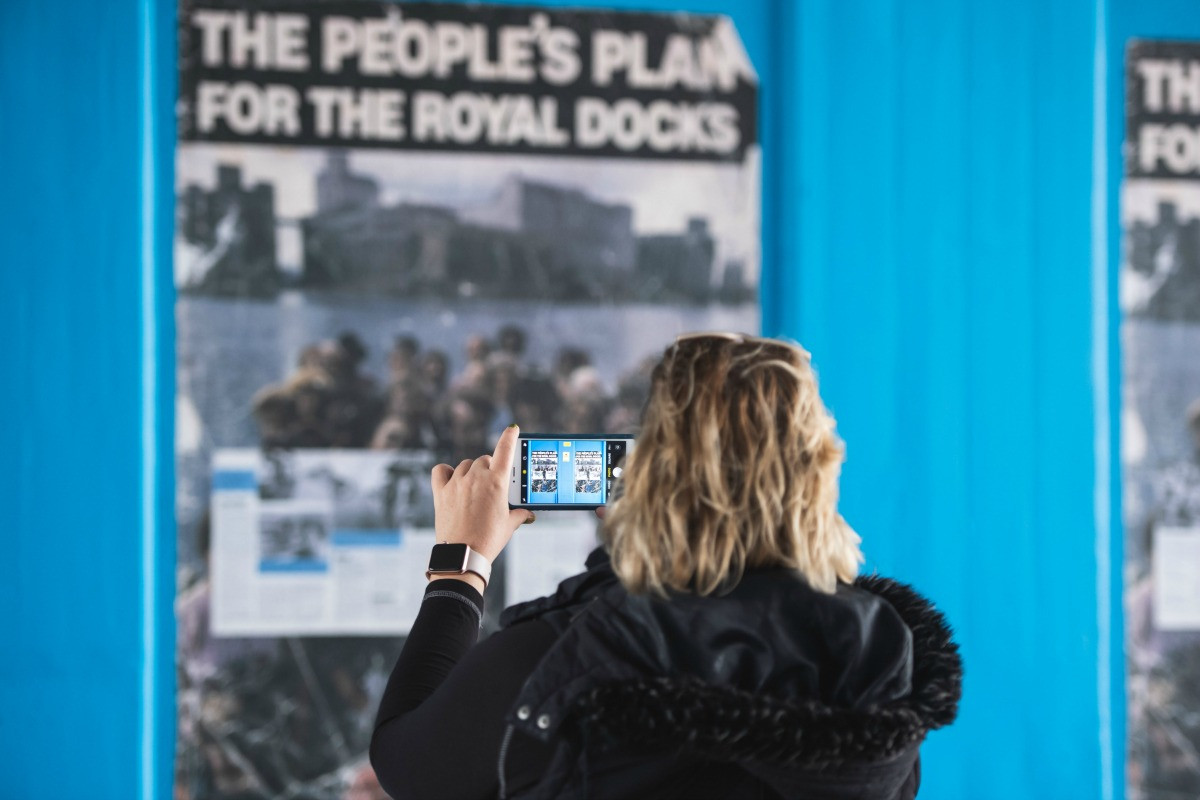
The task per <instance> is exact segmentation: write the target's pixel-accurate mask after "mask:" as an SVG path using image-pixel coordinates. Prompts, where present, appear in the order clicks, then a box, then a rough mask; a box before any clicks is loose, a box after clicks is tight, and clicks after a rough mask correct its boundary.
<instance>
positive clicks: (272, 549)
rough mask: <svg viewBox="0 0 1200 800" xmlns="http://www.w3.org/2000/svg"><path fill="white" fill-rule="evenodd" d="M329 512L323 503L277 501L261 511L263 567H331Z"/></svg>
mask: <svg viewBox="0 0 1200 800" xmlns="http://www.w3.org/2000/svg"><path fill="white" fill-rule="evenodd" d="M329 533H330V519H329V513H328V511H326V510H322V509H321V508H320V505H319V504H313V503H291V502H288V501H277V502H272V503H263V504H262V505H260V506H259V512H258V542H259V568H260V569H262V570H263V571H272V570H289V569H314V570H326V569H328V568H329V555H330V543H329Z"/></svg>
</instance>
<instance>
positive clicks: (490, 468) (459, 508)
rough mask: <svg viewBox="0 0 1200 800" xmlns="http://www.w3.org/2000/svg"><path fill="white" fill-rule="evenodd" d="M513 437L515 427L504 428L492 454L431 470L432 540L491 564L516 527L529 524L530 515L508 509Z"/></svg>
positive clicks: (529, 513) (531, 516)
mask: <svg viewBox="0 0 1200 800" xmlns="http://www.w3.org/2000/svg"><path fill="white" fill-rule="evenodd" d="M519 436H520V430H519V429H518V428H517V426H516V425H515V424H514V425H509V426H508V427H507V428H505V429H504V433H502V434H500V441H498V442H497V443H496V452H495V453H493V454H492V455H490V456H480V457H479V458H475V459H470V458H468V459H466V460H464V461H462V462H461V463H460V464H459V465H458V466H457V467H451V466H450V465H449V464H438V465H437V466H436V467H434V468H433V474H432V476H431V481H432V483H433V511H434V530H435V532H436V534H437V540H438V542H450V543H451V544H460V543H461V544H466V545H468V546H470V548H471V549H472V550H474V551H476V552H477V553H480V554H481V555H483V556H484V557H485V558H486V559H487V560H488V561H495V560H496V556H498V555H500V551H501V550H503V549H504V546H505V545H506V544H508V540H509V539H511V538H512V535H513V533H514V532H515V531H516V529H517V528H519V527H521V525H522V523H526V522H533V519H534V515H533V512H531V511H527V510H525V509H522V508H517V509H511V510H510V509H509V507H508V484H509V476H510V475H511V473H512V468H513V459H514V458H515V457H516V452H517V439H518V437H519Z"/></svg>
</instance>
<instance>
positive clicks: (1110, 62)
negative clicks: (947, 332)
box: [1102, 0, 1200, 797]
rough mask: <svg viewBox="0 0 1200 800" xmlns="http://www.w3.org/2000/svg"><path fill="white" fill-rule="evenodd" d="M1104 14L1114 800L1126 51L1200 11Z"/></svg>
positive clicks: (1119, 761)
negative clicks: (1119, 301)
mask: <svg viewBox="0 0 1200 800" xmlns="http://www.w3.org/2000/svg"><path fill="white" fill-rule="evenodd" d="M1104 8H1105V11H1106V18H1105V26H1104V29H1103V35H1104V42H1103V46H1104V51H1103V52H1104V61H1105V70H1104V78H1105V82H1106V86H1105V97H1104V101H1105V112H1106V119H1105V122H1106V138H1107V142H1106V148H1105V152H1106V154H1107V162H1106V164H1105V168H1106V172H1107V177H1108V180H1107V184H1106V185H1105V186H1104V187H1102V188H1103V190H1104V192H1105V204H1104V211H1105V213H1104V217H1105V222H1106V223H1107V227H1106V230H1105V234H1106V237H1107V239H1106V241H1107V251H1108V252H1107V255H1108V259H1107V268H1108V274H1107V282H1106V287H1105V288H1106V289H1107V298H1106V299H1107V303H1108V305H1107V309H1106V310H1107V315H1108V340H1107V342H1106V345H1107V353H1108V356H1109V371H1108V378H1109V385H1108V387H1107V388H1108V399H1109V408H1110V409H1111V416H1112V420H1111V423H1110V429H1109V438H1110V441H1112V442H1113V443H1114V445H1113V447H1112V450H1111V453H1110V456H1111V457H1110V460H1109V464H1108V465H1107V466H1108V475H1109V478H1110V480H1109V483H1108V486H1107V487H1106V488H1107V492H1108V494H1107V496H1108V499H1109V503H1108V513H1109V519H1110V527H1111V534H1110V536H1111V549H1110V553H1111V566H1110V575H1109V579H1110V585H1111V587H1112V606H1113V607H1112V609H1111V620H1112V624H1113V631H1112V652H1111V658H1110V662H1109V666H1110V669H1111V673H1112V682H1111V684H1112V685H1111V694H1112V697H1111V703H1112V707H1113V709H1114V713H1113V725H1112V739H1113V745H1114V759H1113V769H1112V780H1113V783H1114V784H1115V789H1116V792H1115V795H1116V796H1118V797H1123V796H1124V788H1125V779H1126V776H1125V750H1126V745H1125V738H1126V735H1127V730H1126V726H1125V715H1124V703H1125V675H1124V657H1125V653H1124V643H1125V637H1124V632H1123V631H1122V630H1121V628H1120V621H1121V600H1122V589H1123V583H1122V567H1123V566H1124V546H1123V542H1124V533H1123V532H1122V525H1121V520H1122V515H1121V473H1120V461H1119V455H1120V454H1119V453H1118V452H1117V448H1116V445H1115V443H1116V442H1118V441H1119V438H1118V435H1117V433H1118V431H1117V420H1118V417H1119V412H1120V407H1121V406H1120V385H1121V366H1120V362H1121V359H1120V349H1119V347H1118V337H1117V333H1118V328H1119V325H1120V321H1121V317H1120V311H1119V310H1118V308H1117V271H1118V267H1119V265H1120V253H1121V224H1120V213H1119V212H1120V191H1121V180H1122V176H1123V174H1124V163H1123V160H1122V157H1121V144H1122V142H1124V140H1125V48H1126V46H1127V45H1128V43H1129V41H1130V40H1131V39H1190V40H1196V39H1200V6H1197V5H1196V3H1194V2H1190V0H1136V2H1135V0H1105V3H1104Z"/></svg>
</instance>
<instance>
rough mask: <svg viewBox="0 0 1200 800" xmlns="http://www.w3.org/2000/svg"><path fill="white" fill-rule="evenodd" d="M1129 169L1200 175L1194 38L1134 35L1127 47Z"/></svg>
mask: <svg viewBox="0 0 1200 800" xmlns="http://www.w3.org/2000/svg"><path fill="white" fill-rule="evenodd" d="M1126 63H1127V72H1126V77H1125V80H1126V99H1125V107H1126V131H1125V147H1126V151H1125V156H1126V157H1125V173H1126V174H1127V175H1129V176H1130V177H1139V178H1188V179H1192V180H1195V178H1196V177H1197V176H1200V59H1198V58H1197V57H1196V45H1195V43H1194V42H1193V43H1188V42H1166V41H1145V40H1142V41H1134V42H1132V43H1130V45H1129V49H1128V52H1127V60H1126Z"/></svg>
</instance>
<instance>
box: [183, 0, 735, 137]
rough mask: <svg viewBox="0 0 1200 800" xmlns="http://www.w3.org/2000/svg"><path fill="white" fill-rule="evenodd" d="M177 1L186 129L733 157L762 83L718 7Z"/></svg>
mask: <svg viewBox="0 0 1200 800" xmlns="http://www.w3.org/2000/svg"><path fill="white" fill-rule="evenodd" d="M181 11H182V13H181V15H180V101H181V102H180V119H179V135H180V139H181V140H184V141H209V142H236V143H260V144H277V145H299V146H323V147H331V146H332V147H339V146H345V147H381V148H390V149H402V150H403V149H410V150H441V151H455V150H456V151H487V152H489V153H496V152H512V153H542V154H547V155H553V154H558V155H573V156H605V157H612V156H619V157H625V158H629V157H642V158H659V159H686V160H699V161H741V160H742V159H743V158H744V156H745V152H746V149H747V147H749V146H751V145H754V144H756V143H757V136H758V130H757V104H756V95H757V83H758V79H757V76H756V74H755V72H754V69H753V67H752V65H751V64H750V61H749V58H748V57H747V55H746V52H745V49H744V48H743V46H742V43H741V40H740V39H739V38H738V35H737V32H736V30H735V29H734V27H733V25H732V23H731V22H730V21H729V20H728V19H726V18H725V17H720V16H697V15H675V16H668V15H661V14H627V13H622V14H619V15H618V14H613V13H609V12H603V11H600V12H593V11H580V10H570V11H559V10H549V9H542V8H526V7H513V6H464V5H449V4H435V3H428V4H427V3H416V4H408V3H403V4H396V3H380V2H329V3H321V4H319V5H314V4H311V3H304V2H269V3H263V4H260V5H257V6H255V8H254V9H252V10H250V9H245V8H239V7H238V6H237V5H235V4H233V3H229V2H219V1H214V0H208V1H207V2H196V3H185V4H184V6H183V8H182V10H181Z"/></svg>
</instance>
